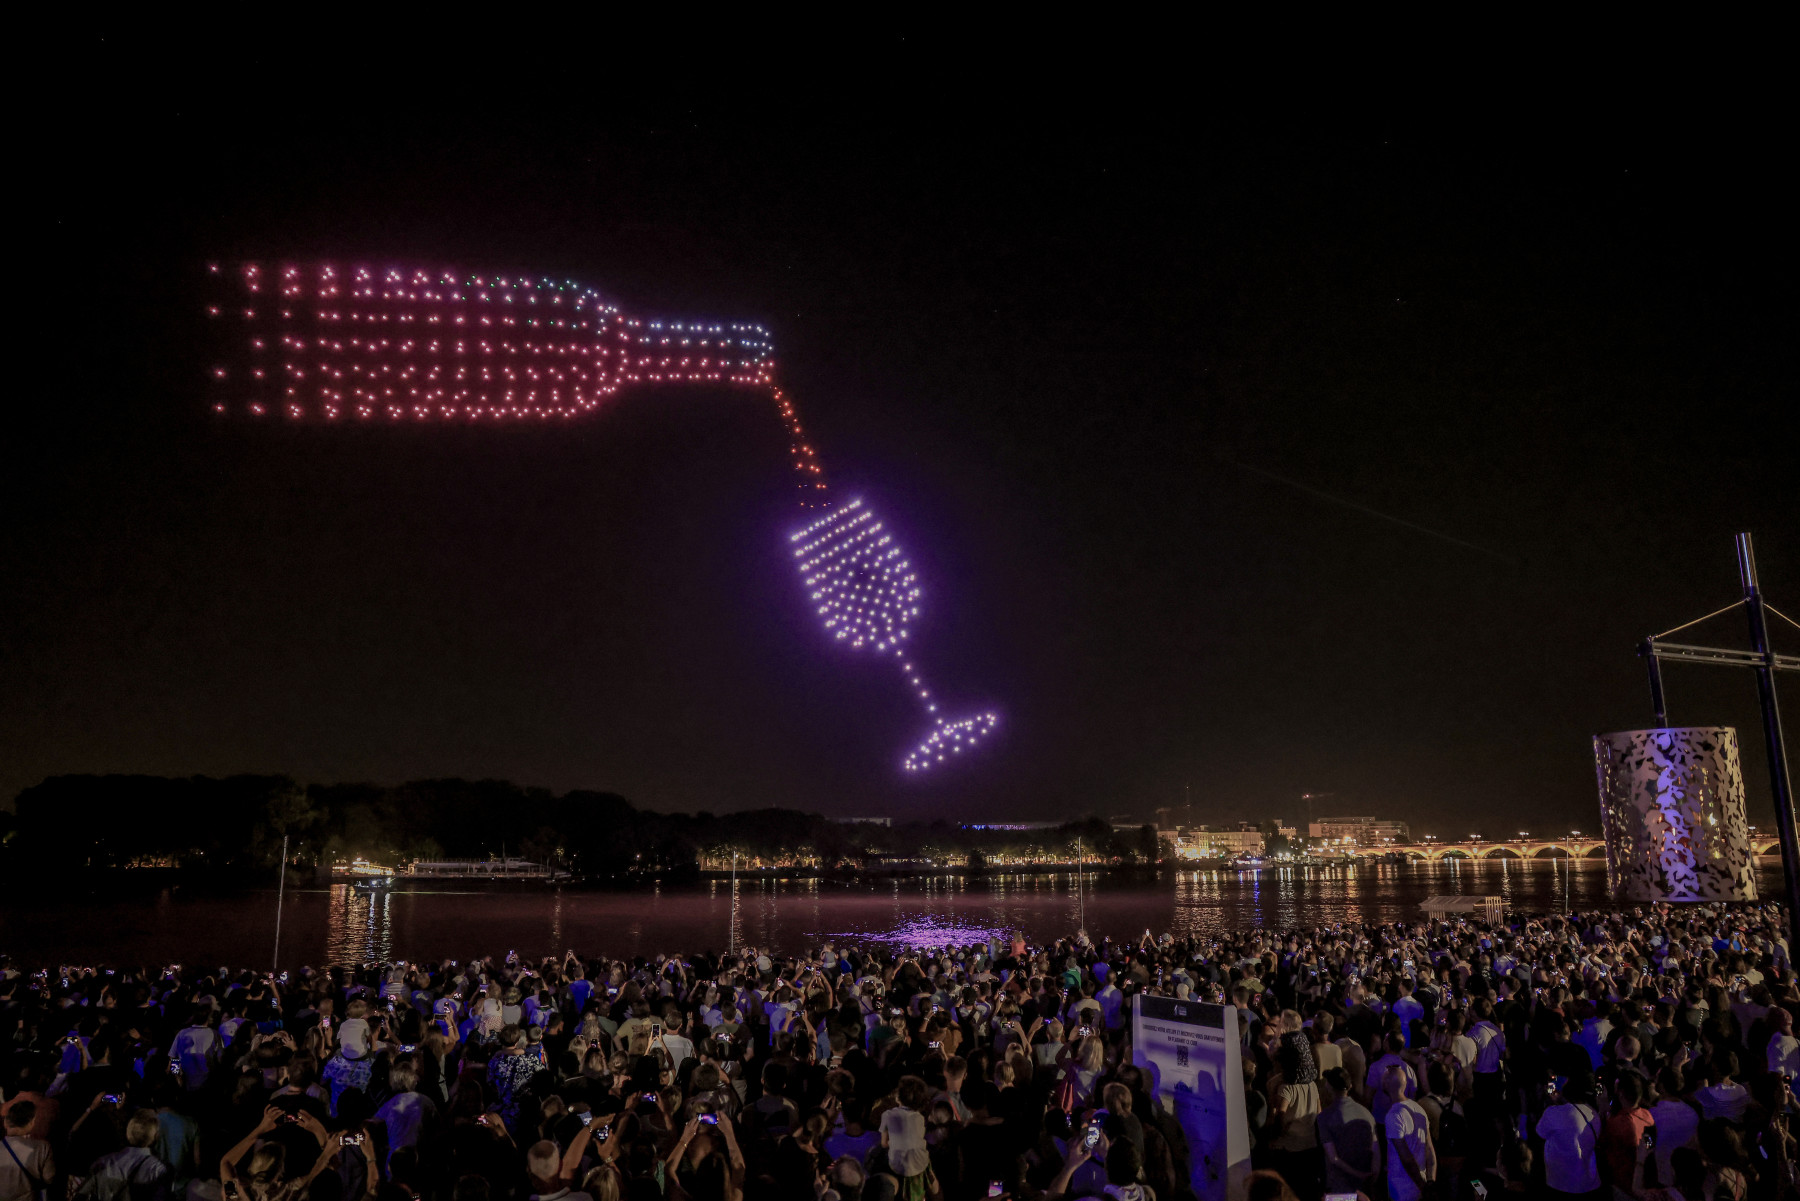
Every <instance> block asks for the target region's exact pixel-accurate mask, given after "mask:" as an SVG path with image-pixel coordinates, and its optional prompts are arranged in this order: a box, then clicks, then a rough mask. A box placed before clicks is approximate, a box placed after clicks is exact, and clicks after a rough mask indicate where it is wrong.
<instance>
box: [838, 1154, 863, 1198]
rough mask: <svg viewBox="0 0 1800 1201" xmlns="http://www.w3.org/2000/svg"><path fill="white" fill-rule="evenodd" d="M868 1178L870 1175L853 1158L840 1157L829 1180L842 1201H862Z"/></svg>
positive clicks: (847, 1156)
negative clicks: (864, 1185)
mask: <svg viewBox="0 0 1800 1201" xmlns="http://www.w3.org/2000/svg"><path fill="white" fill-rule="evenodd" d="M867 1178H868V1173H866V1172H865V1171H864V1170H863V1166H862V1164H861V1162H860V1161H858V1160H857V1159H856V1158H855V1157H853V1156H850V1155H840V1156H838V1157H837V1159H836V1161H835V1162H833V1163H832V1165H831V1171H830V1176H829V1179H830V1181H831V1187H832V1188H834V1189H836V1190H837V1195H838V1197H839V1198H840V1201H861V1198H862V1195H863V1181H864V1180H866V1179H867Z"/></svg>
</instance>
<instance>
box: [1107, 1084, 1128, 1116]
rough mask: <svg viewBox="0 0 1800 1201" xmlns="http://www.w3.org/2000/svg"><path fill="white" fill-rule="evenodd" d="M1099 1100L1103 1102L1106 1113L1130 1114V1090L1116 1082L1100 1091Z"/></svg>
mask: <svg viewBox="0 0 1800 1201" xmlns="http://www.w3.org/2000/svg"><path fill="white" fill-rule="evenodd" d="M1100 1099H1101V1100H1102V1101H1104V1102H1105V1104H1106V1111H1107V1112H1108V1113H1130V1112H1131V1090H1130V1089H1128V1088H1126V1087H1125V1086H1124V1085H1123V1084H1120V1083H1119V1082H1118V1081H1116V1080H1115V1081H1113V1082H1112V1083H1111V1084H1109V1085H1107V1086H1106V1087H1105V1088H1103V1089H1101V1090H1100Z"/></svg>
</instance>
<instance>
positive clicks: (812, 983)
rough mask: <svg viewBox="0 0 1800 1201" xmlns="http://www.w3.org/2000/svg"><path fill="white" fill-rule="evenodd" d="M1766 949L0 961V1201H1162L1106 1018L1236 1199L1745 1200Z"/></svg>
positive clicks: (1767, 1074) (1413, 946)
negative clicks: (1222, 1113) (1138, 1026)
mask: <svg viewBox="0 0 1800 1201" xmlns="http://www.w3.org/2000/svg"><path fill="white" fill-rule="evenodd" d="M1781 922H1782V915H1781V914H1780V913H1779V912H1778V911H1777V910H1776V909H1775V908H1773V907H1764V908H1757V907H1736V908H1731V909H1723V908H1718V909H1714V908H1696V907H1678V908H1666V907H1659V908H1656V909H1644V910H1637V911H1632V912H1629V913H1622V912H1613V913H1595V914H1585V915H1583V914H1578V915H1565V916H1557V917H1546V918H1538V919H1528V920H1527V919H1515V920H1512V921H1511V922H1509V923H1508V924H1505V925H1497V926H1489V925H1486V924H1484V923H1481V922H1477V921H1473V920H1461V919H1455V920H1436V921H1430V922H1420V923H1414V924H1390V925H1349V924H1340V925H1334V926H1328V927H1322V928H1317V929H1312V930H1295V931H1286V932H1282V931H1273V930H1260V929H1259V930H1246V931H1241V932H1238V933H1235V934H1231V935H1228V936H1224V937H1216V938H1215V937H1194V938H1186V939H1178V938H1174V937H1171V936H1169V935H1163V936H1161V937H1160V938H1152V937H1151V936H1150V935H1149V934H1148V932H1146V935H1145V936H1144V937H1143V938H1142V939H1140V940H1138V941H1136V942H1111V941H1107V940H1102V941H1100V942H1098V943H1094V942H1091V941H1090V940H1089V939H1088V937H1087V936H1086V934H1085V933H1078V934H1077V935H1076V936H1075V937H1073V938H1070V939H1066V940H1062V941H1059V942H1057V943H1055V944H1053V945H1050V946H1044V947H1028V946H1027V945H1026V944H1025V943H1024V941H1023V940H1018V939H1015V940H1013V941H1011V942H1010V943H1006V942H990V943H985V944H978V945H971V946H961V947H946V948H918V949H916V950H908V949H889V948H881V947H861V946H858V947H848V946H841V945H840V946H833V945H826V946H822V947H819V948H816V949H815V950H813V951H812V952H811V953H809V954H807V955H805V956H797V957H791V958H782V957H779V956H777V955H775V954H774V953H773V952H767V951H758V950H754V949H746V950H741V951H736V952H733V953H729V954H726V955H723V956H719V955H714V954H711V953H708V954H705V955H696V956H691V957H690V956H687V955H681V954H671V955H658V956H656V957H654V958H634V959H630V960H607V959H592V958H584V957H581V956H578V955H576V954H575V953H574V952H570V953H568V954H566V955H564V956H563V957H561V958H553V959H544V960H541V961H538V962H526V961H523V960H521V959H519V958H518V957H516V956H512V955H509V956H507V958H506V959H505V960H491V959H484V960H479V961H471V962H457V961H454V960H446V961H442V962H435V963H416V962H399V963H391V964H380V965H364V966H362V967H358V968H343V967H333V968H329V969H319V970H315V969H303V970H299V971H295V972H292V973H289V972H282V973H279V974H275V973H266V972H257V971H230V970H225V969H220V970H212V969H210V968H206V967H194V966H191V965H190V966H181V965H170V966H168V967H165V968H158V969H143V970H131V969H125V968H112V967H101V968H91V967H67V966H65V967H62V968H60V969H55V970H39V971H35V972H25V971H23V970H20V969H18V968H15V967H14V966H12V965H11V964H10V963H3V961H0V963H3V970H0V1030H3V1031H4V1032H5V1034H6V1035H7V1056H6V1061H5V1064H4V1067H3V1071H4V1076H3V1078H0V1085H3V1086H4V1094H5V1104H4V1125H5V1131H4V1133H5V1140H4V1152H5V1153H4V1154H0V1201H26V1199H27V1198H31V1197H48V1196H52V1195H54V1196H55V1197H56V1198H57V1199H58V1201H62V1199H63V1198H66V1197H100V1198H107V1199H112V1198H123V1197H131V1198H136V1199H154V1198H162V1197H176V1198H179V1197H182V1196H183V1195H185V1196H187V1197H190V1198H193V1199H194V1201H222V1199H229V1201H289V1199H295V1201H298V1199H299V1198H302V1197H304V1198H308V1199H309V1201H340V1199H341V1201H357V1199H359V1198H363V1197H367V1196H370V1195H373V1196H375V1197H377V1198H379V1199H381V1201H401V1199H404V1198H426V1199H429V1201H512V1199H514V1198H526V1197H531V1198H538V1199H541V1201H563V1199H570V1201H584V1198H587V1199H592V1201H615V1199H617V1198H630V1199H637V1198H658V1199H661V1198H668V1199H670V1201H688V1199H692V1201H738V1199H739V1198H749V1199H751V1201H760V1199H763V1198H780V1199H808V1198H837V1199H838V1201H887V1199H889V1198H895V1197H898V1198H904V1199H906V1201H920V1199H923V1198H931V1199H934V1201H935V1199H937V1198H947V1199H949V1201H963V1199H965V1198H986V1197H996V1196H999V1197H1008V1198H1019V1199H1024V1201H1032V1199H1036V1198H1061V1197H1068V1198H1081V1197H1110V1198H1115V1199H1118V1201H1158V1199H1160V1201H1175V1199H1177V1198H1183V1197H1189V1196H1192V1195H1193V1193H1192V1189H1191V1184H1190V1162H1189V1144H1188V1140H1187V1139H1186V1138H1185V1137H1184V1134H1183V1130H1182V1127H1181V1124H1180V1122H1179V1121H1177V1116H1176V1115H1175V1114H1174V1113H1172V1112H1171V1110H1170V1108H1169V1107H1168V1106H1165V1105H1164V1104H1163V1102H1162V1100H1161V1099H1159V1098H1158V1097H1157V1096H1156V1095H1154V1082H1153V1080H1152V1079H1151V1077H1150V1075H1149V1073H1148V1072H1147V1071H1146V1070H1145V1069H1144V1068H1142V1067H1140V1066H1138V1065H1137V1064H1136V1063H1135V1062H1134V1054H1133V1047H1132V1044H1131V1020H1130V1018H1131V1012H1132V997H1133V995H1134V994H1138V993H1146V994H1152V995H1163V996H1169V997H1174V998H1187V999H1191V1000H1196V1001H1204V1002H1212V1003H1216V1004H1219V1005H1222V1006H1226V1007H1227V1008H1226V1009H1225V1011H1224V1012H1225V1015H1226V1017H1227V1018H1228V1019H1230V1020H1229V1021H1228V1028H1229V1026H1230V1025H1231V1024H1233V1023H1234V1024H1235V1025H1236V1027H1237V1030H1238V1033H1239V1037H1240V1038H1241V1048H1242V1066H1243V1073H1244V1082H1243V1083H1244V1096H1245V1106H1244V1108H1245V1117H1246V1120H1247V1126H1248V1129H1249V1132H1250V1136H1251V1147H1252V1150H1251V1165H1250V1166H1251V1167H1253V1168H1254V1169H1255V1170H1254V1171H1251V1172H1250V1173H1249V1175H1248V1176H1247V1177H1243V1176H1242V1175H1241V1173H1240V1174H1239V1175H1237V1176H1234V1178H1233V1181H1232V1192H1233V1194H1234V1197H1233V1201H1237V1195H1240V1194H1241V1195H1246V1196H1247V1197H1248V1198H1249V1199H1250V1201H1292V1199H1293V1198H1295V1197H1298V1198H1302V1199H1305V1201H1313V1199H1316V1198H1319V1197H1321V1196H1324V1197H1329V1198H1332V1199H1333V1201H1338V1198H1342V1197H1348V1198H1355V1197H1357V1195H1359V1194H1360V1195H1361V1196H1363V1197H1366V1198H1369V1199H1371V1201H1378V1199H1380V1198H1383V1197H1385V1198H1391V1199H1392V1201H1418V1199H1420V1198H1424V1197H1427V1196H1433V1197H1441V1198H1444V1199H1446V1201H1448V1199H1449V1198H1451V1197H1453V1196H1454V1197H1455V1198H1458V1199H1459V1201H1503V1199H1501V1198H1495V1197H1492V1196H1491V1194H1494V1193H1496V1192H1498V1193H1524V1194H1530V1195H1534V1196H1542V1195H1549V1194H1575V1195H1588V1196H1591V1197H1594V1198H1596V1199H1597V1201H1612V1198H1620V1199H1633V1198H1635V1199H1639V1201H1750V1199H1754V1201H1773V1199H1775V1198H1785V1197H1786V1196H1788V1195H1789V1194H1791V1193H1793V1192H1794V1191H1795V1180H1796V1176H1795V1141H1794V1137H1793V1134H1792V1133H1791V1132H1790V1120H1791V1115H1792V1114H1793V1111H1794V1109H1795V1102H1794V1096H1793V1093H1792V1092H1791V1091H1790V1083H1791V1081H1792V1078H1793V1075H1794V1073H1795V1072H1796V1071H1800V1041H1797V1040H1796V1038H1795V1035H1794V1032H1793V1026H1794V1018H1795V1016H1796V1014H1797V1013H1800V991H1796V988H1795V983H1794V978H1793V973H1792V969H1791V966H1790V963H1789V959H1788V947H1787V944H1786V942H1785V939H1784V937H1783V935H1782V929H1783V927H1782V924H1781ZM1204 1174H1205V1173H1204V1169H1203V1170H1202V1172H1201V1173H1200V1175H1202V1176H1203V1175H1204ZM1608 1194H1611V1195H1612V1197H1611V1198H1609V1197H1608Z"/></svg>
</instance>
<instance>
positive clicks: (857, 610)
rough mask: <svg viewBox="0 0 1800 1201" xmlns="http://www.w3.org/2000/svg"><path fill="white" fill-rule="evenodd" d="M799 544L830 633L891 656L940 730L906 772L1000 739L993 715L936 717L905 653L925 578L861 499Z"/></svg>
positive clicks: (797, 538) (804, 572) (797, 554)
mask: <svg viewBox="0 0 1800 1201" xmlns="http://www.w3.org/2000/svg"><path fill="white" fill-rule="evenodd" d="M792 541H793V543H794V558H796V559H797V560H799V563H800V575H801V578H803V579H804V580H805V581H806V586H807V588H808V589H810V590H811V592H810V596H811V599H812V602H813V604H814V605H815V606H816V608H817V611H818V614H819V616H820V618H822V619H823V620H824V623H825V628H826V630H828V631H830V633H831V635H832V637H834V638H836V639H837V640H838V641H839V642H847V643H849V644H850V646H851V648H852V649H854V650H864V649H867V650H870V651H873V652H874V653H875V654H878V655H892V656H893V657H894V658H895V660H896V661H897V662H898V663H899V664H900V671H901V673H902V674H903V675H905V676H906V682H907V683H908V684H910V685H911V686H912V690H913V692H915V693H916V694H917V695H918V698H919V702H920V703H921V704H923V705H924V706H925V712H926V713H928V714H930V715H931V717H932V720H933V721H934V722H935V723H936V725H935V727H934V728H933V729H932V731H931V733H930V735H929V736H928V737H927V738H926V739H925V741H923V742H922V743H920V744H919V745H918V746H917V747H915V748H913V750H912V751H911V752H910V753H909V754H908V755H907V756H906V758H905V759H904V760H903V761H902V764H901V766H902V767H904V768H905V769H906V770H907V771H924V770H926V769H927V768H930V767H932V766H934V765H936V764H939V763H943V762H945V761H946V760H948V759H952V758H955V757H956V756H959V755H961V754H962V753H963V751H965V750H973V749H974V748H975V746H976V745H977V744H979V743H980V742H981V740H982V739H983V738H984V737H986V736H987V735H988V734H991V733H992V732H993V730H994V727H995V725H997V724H998V723H999V720H1000V719H999V717H998V716H997V715H996V714H993V713H978V714H976V715H975V716H973V717H962V718H957V719H955V720H949V719H946V718H942V717H939V716H938V715H937V711H938V707H937V702H936V701H934V700H932V699H931V690H930V689H929V688H927V687H925V683H924V681H923V680H921V679H920V678H919V672H918V669H917V668H915V667H914V666H913V664H912V660H911V659H910V658H909V657H908V656H907V653H906V645H905V643H906V635H907V625H908V623H909V622H910V621H911V620H912V619H913V618H915V617H917V616H918V615H919V595H920V589H919V583H918V579H919V577H918V576H917V575H916V574H914V572H913V569H912V565H911V564H910V563H908V562H907V561H906V556H905V555H904V554H902V553H901V550H900V547H899V546H898V545H897V544H896V543H895V542H894V536H893V535H892V534H889V533H887V532H886V531H885V530H884V529H883V527H882V524H881V522H879V521H877V520H876V519H875V515H874V513H872V512H871V511H870V510H869V509H867V508H866V507H864V505H863V502H862V501H861V500H853V501H851V502H850V503H849V504H847V505H842V506H840V507H838V508H835V509H833V510H831V511H830V512H828V513H827V514H825V516H823V517H821V518H819V519H818V520H817V521H815V522H813V523H812V524H811V525H809V526H807V527H806V528H805V529H803V530H801V531H800V532H799V533H797V534H795V535H793V538H792Z"/></svg>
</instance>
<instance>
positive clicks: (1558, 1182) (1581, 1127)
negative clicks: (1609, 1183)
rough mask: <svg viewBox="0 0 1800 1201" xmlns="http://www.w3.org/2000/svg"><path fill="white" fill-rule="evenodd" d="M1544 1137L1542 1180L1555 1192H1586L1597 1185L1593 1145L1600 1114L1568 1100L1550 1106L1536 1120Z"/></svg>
mask: <svg viewBox="0 0 1800 1201" xmlns="http://www.w3.org/2000/svg"><path fill="white" fill-rule="evenodd" d="M1537 1132H1538V1137H1539V1138H1541V1139H1543V1140H1544V1183H1545V1184H1547V1185H1549V1186H1550V1187H1551V1188H1553V1189H1555V1190H1556V1191H1557V1192H1559V1193H1587V1192H1592V1191H1593V1190H1594V1189H1597V1188H1599V1187H1600V1165H1599V1162H1598V1160H1597V1159H1596V1157H1595V1155H1594V1146H1595V1144H1596V1143H1598V1142H1599V1141H1600V1114H1599V1111H1598V1110H1596V1109H1595V1108H1594V1107H1593V1106H1592V1105H1584V1104H1580V1103H1577V1102H1573V1101H1569V1102H1565V1103H1564V1104H1562V1105H1552V1106H1551V1107H1550V1108H1549V1109H1546V1110H1545V1111H1544V1116H1543V1117H1541V1118H1539V1119H1538V1124H1537Z"/></svg>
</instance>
